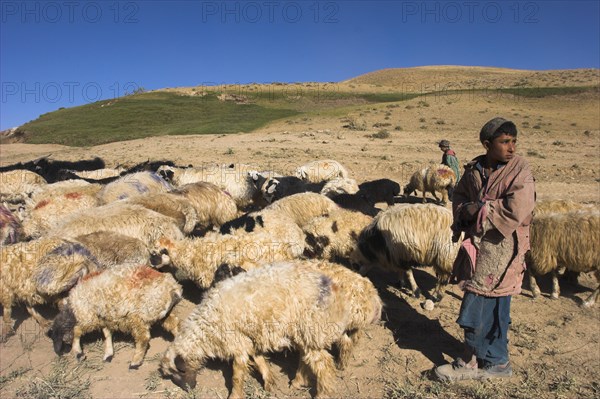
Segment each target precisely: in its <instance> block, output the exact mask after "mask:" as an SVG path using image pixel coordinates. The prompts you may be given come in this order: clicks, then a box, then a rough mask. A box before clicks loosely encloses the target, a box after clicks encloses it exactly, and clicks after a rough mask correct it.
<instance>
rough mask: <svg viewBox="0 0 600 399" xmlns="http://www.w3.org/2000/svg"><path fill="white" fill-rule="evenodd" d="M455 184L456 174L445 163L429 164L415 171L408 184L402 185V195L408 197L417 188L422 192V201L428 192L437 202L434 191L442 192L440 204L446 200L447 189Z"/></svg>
mask: <svg viewBox="0 0 600 399" xmlns="http://www.w3.org/2000/svg"><path fill="white" fill-rule="evenodd" d="M455 185H456V175H455V174H454V171H453V170H452V169H451V168H450V167H448V166H446V165H431V166H428V167H426V168H423V169H421V170H418V171H416V172H415V173H414V174H413V175H412V176H411V177H410V181H409V182H408V184H407V185H406V186H405V187H404V197H408V196H409V195H410V194H412V193H413V192H416V191H417V190H419V191H421V192H422V193H423V203H425V202H426V200H425V195H426V194H427V192H430V193H431V195H433V198H435V200H436V201H437V202H440V200H438V198H437V196H436V195H435V193H436V191H439V192H440V193H441V194H442V200H441V204H442V205H444V204H446V203H447V202H448V189H451V188H453V187H454V186H455Z"/></svg>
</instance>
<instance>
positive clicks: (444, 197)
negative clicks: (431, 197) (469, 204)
mask: <svg viewBox="0 0 600 399" xmlns="http://www.w3.org/2000/svg"><path fill="white" fill-rule="evenodd" d="M447 203H448V190H447V189H443V190H442V205H446V204H447Z"/></svg>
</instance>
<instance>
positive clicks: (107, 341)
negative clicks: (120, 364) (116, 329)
mask: <svg viewBox="0 0 600 399" xmlns="http://www.w3.org/2000/svg"><path fill="white" fill-rule="evenodd" d="M102 333H103V334H104V357H103V358H102V360H104V361H105V362H110V361H111V360H112V358H113V355H114V350H113V340H112V333H111V331H110V330H109V329H108V328H106V327H104V328H103V329H102Z"/></svg>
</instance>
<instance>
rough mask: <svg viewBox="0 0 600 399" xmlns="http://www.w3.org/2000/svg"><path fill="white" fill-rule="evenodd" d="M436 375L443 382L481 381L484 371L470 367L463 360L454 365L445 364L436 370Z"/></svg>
mask: <svg viewBox="0 0 600 399" xmlns="http://www.w3.org/2000/svg"><path fill="white" fill-rule="evenodd" d="M435 375H436V376H437V378H438V379H440V380H441V381H447V382H453V381H462V380H480V379H481V378H482V371H481V370H480V369H478V368H477V366H475V367H469V366H468V365H467V364H466V363H465V362H464V360H462V359H461V358H458V359H456V360H455V361H453V362H452V363H449V364H444V365H442V366H438V367H436V368H435Z"/></svg>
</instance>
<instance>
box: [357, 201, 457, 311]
mask: <svg viewBox="0 0 600 399" xmlns="http://www.w3.org/2000/svg"><path fill="white" fill-rule="evenodd" d="M452 220H453V219H452V212H451V211H450V210H448V209H446V208H442V207H440V206H437V205H433V204H415V205H409V206H406V205H395V206H393V207H390V208H388V209H387V210H385V211H383V212H381V213H380V214H378V215H377V216H376V217H375V219H374V220H373V222H372V223H371V224H370V225H369V226H367V227H366V228H365V229H364V230H363V231H362V232H361V234H360V237H359V240H358V241H359V242H358V249H357V250H356V251H355V252H354V253H353V255H352V257H351V262H352V263H353V264H358V265H360V266H361V273H363V274H364V273H366V272H368V271H369V270H370V269H371V268H372V267H373V266H375V265H379V266H382V267H384V268H386V269H389V270H393V271H397V272H401V273H405V274H406V277H407V278H408V282H409V284H410V286H411V290H412V291H413V293H414V295H415V296H419V292H420V289H419V288H418V286H417V284H416V282H415V280H414V277H413V275H412V269H411V268H412V267H413V266H418V265H421V266H433V269H434V270H435V273H436V276H437V285H436V289H435V294H436V297H437V298H438V299H441V297H442V295H443V293H442V290H443V287H444V286H445V285H446V284H447V282H448V279H449V277H450V274H451V273H452V265H453V263H454V260H455V258H456V255H457V254H458V249H459V247H460V242H456V243H453V242H452V230H451V229H450V226H451V225H452Z"/></svg>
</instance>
